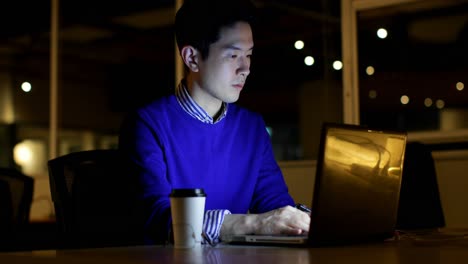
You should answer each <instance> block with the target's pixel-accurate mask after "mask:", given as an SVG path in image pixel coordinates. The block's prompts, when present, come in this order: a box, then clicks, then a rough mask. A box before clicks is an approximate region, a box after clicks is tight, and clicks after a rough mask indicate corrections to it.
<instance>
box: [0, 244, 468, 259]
mask: <svg viewBox="0 0 468 264" xmlns="http://www.w3.org/2000/svg"><path fill="white" fill-rule="evenodd" d="M0 263H19V264H21V263H65V264H74V263H80V264H81V263H96V264H97V263H99V264H103V263H112V264H119V263H122V264H124V263H151V264H155V263H236V264H237V263H242V264H246V263H265V264H266V263H318V264H321V263H346V264H354V263H356V264H357V263H359V264H366V263H372V264H373V263H386V264H400V263H402V264H403V263H424V264H432V263H468V241H467V240H465V241H463V242H462V243H443V244H441V243H439V242H438V243H426V244H416V243H414V242H386V243H379V244H369V245H354V246H343V247H323V248H286V247H262V246H227V245H221V246H217V247H211V246H203V247H202V248H197V249H174V248H172V247H170V246H166V247H165V246H138V247H117V248H100V249H76V250H42V251H41V250H39V251H31V252H10V253H1V254H0Z"/></svg>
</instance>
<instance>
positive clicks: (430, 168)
mask: <svg viewBox="0 0 468 264" xmlns="http://www.w3.org/2000/svg"><path fill="white" fill-rule="evenodd" d="M444 226H445V217H444V211H443V208H442V203H441V200H440V195H439V187H438V183H437V173H436V169H435V163H434V159H433V157H432V152H431V149H430V148H429V147H428V146H427V145H424V144H422V143H419V142H411V143H408V144H407V146H406V152H405V161H404V165H403V176H402V184H401V190H400V203H399V208H398V221H397V228H398V229H431V228H440V227H444Z"/></svg>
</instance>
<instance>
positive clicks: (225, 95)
mask: <svg viewBox="0 0 468 264" xmlns="http://www.w3.org/2000/svg"><path fill="white" fill-rule="evenodd" d="M253 45H254V43H253V38H252V30H251V28H250V25H249V24H248V23H245V22H238V23H236V24H234V26H232V27H226V28H224V29H222V30H221V32H220V38H219V40H218V41H217V42H215V43H213V44H211V46H210V51H209V55H208V57H207V58H206V59H205V60H200V62H199V74H200V79H199V82H200V83H199V85H200V88H201V90H203V93H204V95H205V96H204V97H205V102H209V101H214V102H216V101H222V102H226V103H232V102H235V101H237V100H238V99H239V94H240V92H241V90H242V88H243V87H244V84H245V81H246V79H247V76H248V75H249V73H250V57H251V55H252V50H253Z"/></svg>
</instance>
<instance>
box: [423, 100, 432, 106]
mask: <svg viewBox="0 0 468 264" xmlns="http://www.w3.org/2000/svg"><path fill="white" fill-rule="evenodd" d="M424 105H425V106H426V107H431V105H432V99H431V98H426V99H424Z"/></svg>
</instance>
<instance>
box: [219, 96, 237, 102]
mask: <svg viewBox="0 0 468 264" xmlns="http://www.w3.org/2000/svg"><path fill="white" fill-rule="evenodd" d="M238 100H239V95H237V96H231V97H228V98H225V99H224V100H223V101H224V102H225V103H228V104H230V103H235V102H237V101H238Z"/></svg>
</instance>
